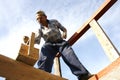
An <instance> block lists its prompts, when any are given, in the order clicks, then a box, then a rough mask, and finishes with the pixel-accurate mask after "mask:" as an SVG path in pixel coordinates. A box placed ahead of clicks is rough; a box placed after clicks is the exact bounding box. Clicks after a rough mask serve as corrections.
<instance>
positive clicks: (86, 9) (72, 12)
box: [0, 0, 120, 80]
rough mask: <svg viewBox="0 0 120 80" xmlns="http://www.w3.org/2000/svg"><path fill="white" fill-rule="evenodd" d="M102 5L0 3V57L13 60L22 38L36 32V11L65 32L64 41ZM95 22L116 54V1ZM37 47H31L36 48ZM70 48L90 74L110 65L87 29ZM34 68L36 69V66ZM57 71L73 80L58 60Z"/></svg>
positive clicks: (84, 1)
mask: <svg viewBox="0 0 120 80" xmlns="http://www.w3.org/2000/svg"><path fill="white" fill-rule="evenodd" d="M103 2H104V0H47V1H46V0H12V1H11V0H4V1H3V0H0V54H2V55H5V56H8V57H10V58H13V59H15V58H16V57H17V55H18V51H19V48H20V44H21V43H22V42H23V36H24V35H27V36H30V35H31V32H37V30H38V29H39V24H38V23H37V22H36V19H35V13H36V12H37V11H38V10H43V11H45V12H46V14H47V15H48V19H57V20H58V21H59V22H60V23H61V24H62V25H64V26H65V27H66V28H67V30H68V38H67V40H68V39H69V38H70V37H71V36H72V35H73V34H74V32H75V31H77V30H78V29H79V28H80V27H81V26H82V25H83V23H84V22H85V21H86V20H87V19H89V17H90V16H91V15H92V14H93V13H94V12H95V11H96V10H97V9H98V8H99V6H100V5H101V4H102V3H103ZM98 22H99V24H100V25H101V27H102V28H103V30H104V31H105V32H106V34H107V35H108V37H109V38H110V39H111V41H112V42H113V44H114V45H115V47H116V48H117V50H118V51H120V36H119V35H120V34H119V33H120V26H119V24H120V1H119V0H118V1H117V2H116V3H115V4H114V5H113V6H112V7H111V8H110V9H109V10H108V11H107V12H106V13H105V14H104V15H103V16H102V17H101V18H100V19H99V20H98ZM41 45H42V43H41ZM41 45H39V46H38V45H35V46H36V47H38V48H40V47H41ZM72 47H73V49H74V51H75V53H76V55H77V56H78V58H79V60H80V61H81V62H82V63H83V65H84V66H85V67H86V68H87V69H88V70H89V71H90V72H91V73H92V74H95V73H97V72H99V71H100V70H102V69H103V68H105V67H106V66H107V65H109V64H110V63H111V62H110V61H109V59H108V58H107V56H106V54H105V53H104V50H103V48H102V47H101V45H100V44H99V42H98V40H97V38H96V36H95V34H94V33H93V31H92V30H91V29H89V30H88V31H87V33H85V34H84V36H82V37H81V38H80V39H79V40H78V41H77V42H76V43H75V44H74V45H73V46H72ZM35 67H36V68H37V66H36V65H35ZM61 67H62V75H63V77H65V78H67V79H69V80H77V78H76V77H75V76H74V75H73V74H72V73H71V71H70V69H69V68H68V67H67V66H66V64H65V63H64V62H63V61H62V58H61ZM38 76H39V75H38ZM0 80H4V79H2V78H0Z"/></svg>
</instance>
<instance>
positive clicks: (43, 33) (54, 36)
mask: <svg viewBox="0 0 120 80" xmlns="http://www.w3.org/2000/svg"><path fill="white" fill-rule="evenodd" d="M47 21H48V28H46V27H44V26H43V25H41V28H40V29H39V35H38V36H37V37H36V38H35V43H37V44H39V43H40V40H41V37H43V39H44V40H45V42H56V41H58V40H62V37H61V32H60V30H61V31H64V30H65V29H66V28H65V27H64V26H62V25H61V24H60V23H59V22H58V21H57V20H47Z"/></svg>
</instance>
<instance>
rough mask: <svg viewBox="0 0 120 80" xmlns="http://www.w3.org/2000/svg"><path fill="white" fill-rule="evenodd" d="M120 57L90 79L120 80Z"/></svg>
mask: <svg viewBox="0 0 120 80" xmlns="http://www.w3.org/2000/svg"><path fill="white" fill-rule="evenodd" d="M119 73H120V57H119V58H117V59H116V60H115V61H114V62H112V63H111V64H110V65H108V66H107V67H106V68H104V69H103V70H101V71H100V72H98V73H97V74H96V75H95V76H93V77H91V78H90V79H89V80H120V74H119Z"/></svg>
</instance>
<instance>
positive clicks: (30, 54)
mask: <svg viewBox="0 0 120 80" xmlns="http://www.w3.org/2000/svg"><path fill="white" fill-rule="evenodd" d="M34 40H35V33H33V32H32V34H31V39H30V41H29V45H26V44H21V48H20V50H19V54H18V57H17V58H16V60H17V61H21V62H24V63H26V64H28V65H31V66H33V65H34V64H35V63H36V61H37V60H38V58H39V49H37V48H35V47H34Z"/></svg>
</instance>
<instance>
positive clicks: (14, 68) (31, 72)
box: [0, 55, 67, 80]
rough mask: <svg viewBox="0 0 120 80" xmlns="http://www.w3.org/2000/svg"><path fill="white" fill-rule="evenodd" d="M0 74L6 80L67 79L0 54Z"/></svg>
mask: <svg viewBox="0 0 120 80" xmlns="http://www.w3.org/2000/svg"><path fill="white" fill-rule="evenodd" d="M0 76H2V77H6V78H7V79H8V80H67V79H65V78H61V77H59V76H55V75H52V74H50V73H47V72H45V71H43V70H40V69H36V68H34V67H32V66H29V65H26V64H24V63H22V62H19V61H16V60H13V59H11V58H8V57H5V56H3V55H0Z"/></svg>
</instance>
